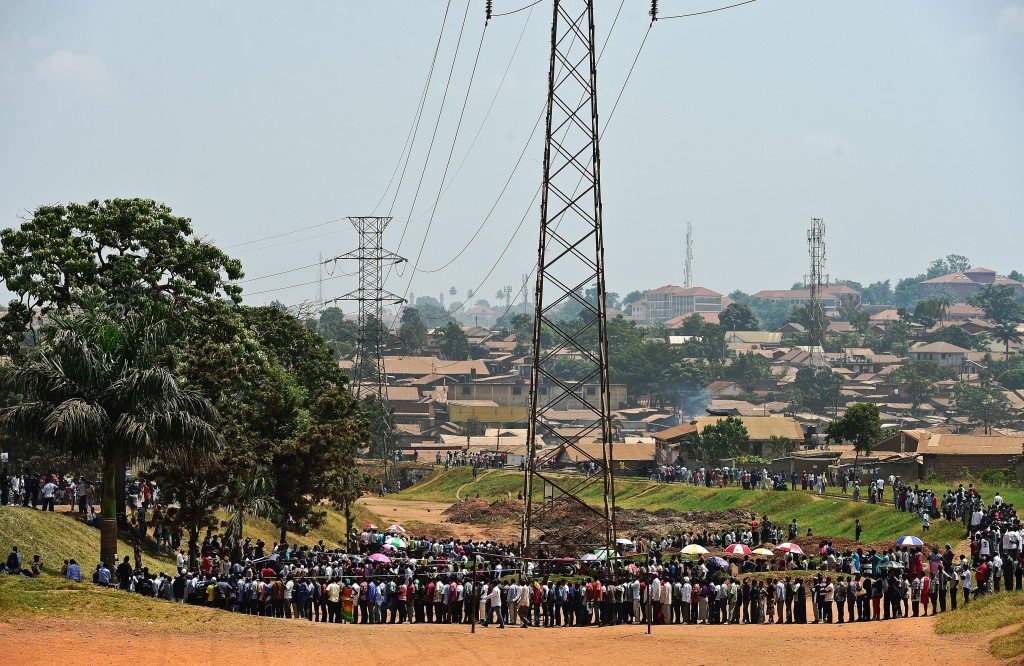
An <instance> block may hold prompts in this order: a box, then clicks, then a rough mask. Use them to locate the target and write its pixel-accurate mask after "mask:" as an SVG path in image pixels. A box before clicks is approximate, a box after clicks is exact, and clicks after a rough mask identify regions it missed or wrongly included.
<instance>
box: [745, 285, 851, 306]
mask: <svg viewBox="0 0 1024 666" xmlns="http://www.w3.org/2000/svg"><path fill="white" fill-rule="evenodd" d="M753 296H754V298H763V299H765V300H766V301H771V302H772V303H778V304H779V305H784V306H786V307H787V308H798V307H803V306H804V305H807V301H809V300H810V299H811V290H810V289H764V290H762V291H759V292H757V293H756V294H754V295H753ZM842 302H846V303H848V304H849V307H856V306H857V305H860V302H861V294H860V292H859V291H857V290H856V289H851V288H850V287H847V286H845V285H840V286H835V287H823V288H822V290H821V305H822V307H824V308H825V311H826V312H834V311H835V310H837V309H838V308H839V304H840V303H842Z"/></svg>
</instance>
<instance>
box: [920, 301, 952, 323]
mask: <svg viewBox="0 0 1024 666" xmlns="http://www.w3.org/2000/svg"><path fill="white" fill-rule="evenodd" d="M949 304H950V300H949V299H948V298H929V299H927V300H923V301H918V302H917V305H915V306H914V315H913V317H914V321H916V322H917V323H919V324H921V325H922V326H924V327H925V328H931V327H933V326H935V325H936V324H938V323H940V322H941V321H943V320H944V319H945V318H946V312H947V311H948V310H949Z"/></svg>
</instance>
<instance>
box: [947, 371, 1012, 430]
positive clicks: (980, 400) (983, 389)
mask: <svg viewBox="0 0 1024 666" xmlns="http://www.w3.org/2000/svg"><path fill="white" fill-rule="evenodd" d="M953 404H954V405H955V406H956V411H957V413H958V414H960V415H961V416H965V417H967V419H969V420H970V422H971V423H973V424H975V425H979V426H981V427H982V428H984V429H985V432H986V434H992V428H994V427H996V426H1002V425H1006V424H1007V423H1008V422H1009V421H1010V420H1011V419H1012V417H1013V410H1012V408H1011V406H1010V401H1009V400H1007V398H1006V395H1004V394H1003V391H1002V389H1000V388H999V387H998V386H996V385H994V384H984V385H982V386H973V385H971V384H968V383H966V382H958V383H957V384H956V386H954V387H953Z"/></svg>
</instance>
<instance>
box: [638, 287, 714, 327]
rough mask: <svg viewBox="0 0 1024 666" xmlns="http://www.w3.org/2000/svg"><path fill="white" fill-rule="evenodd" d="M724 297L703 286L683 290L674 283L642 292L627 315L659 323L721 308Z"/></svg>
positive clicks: (651, 322)
mask: <svg viewBox="0 0 1024 666" xmlns="http://www.w3.org/2000/svg"><path fill="white" fill-rule="evenodd" d="M722 299H723V296H722V294H719V293H718V292H717V291H711V290H710V289H705V288H704V287H692V288H690V289H684V288H683V287H677V286H676V285H674V284H670V285H665V286H664V287H658V288H657V289H651V290H649V291H646V292H644V297H643V298H642V299H640V300H639V301H636V302H635V303H633V304H632V305H631V306H630V312H629V314H630V315H631V316H632V317H634V318H638V319H641V320H642V321H643V322H644V323H648V324H658V323H661V322H666V321H668V320H670V319H674V318H676V317H679V316H685V315H689V314H692V313H694V312H699V313H705V312H707V313H714V314H717V313H719V312H721V311H722V308H723V307H724V306H723V304H722Z"/></svg>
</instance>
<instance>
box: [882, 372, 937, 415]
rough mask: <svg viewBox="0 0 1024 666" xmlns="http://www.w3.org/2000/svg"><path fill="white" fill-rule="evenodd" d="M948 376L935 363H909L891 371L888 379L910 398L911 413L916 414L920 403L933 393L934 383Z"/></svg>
mask: <svg viewBox="0 0 1024 666" xmlns="http://www.w3.org/2000/svg"><path fill="white" fill-rule="evenodd" d="M948 376H949V375H948V373H947V372H945V371H943V369H942V368H941V367H939V364H938V363H936V362H935V361H911V362H910V363H906V364H904V365H903V366H901V367H899V368H897V369H896V370H895V371H893V373H892V374H891V375H890V378H891V379H892V381H894V382H897V383H898V384H900V387H901V388H902V390H903V392H904V394H905V395H906V396H907V397H908V398H910V402H911V412H912V413H914V414H917V408H918V407H920V406H921V403H922V402H924V401H925V400H927V399H928V398H930V397H931V396H932V395H933V394H934V393H935V382H937V381H940V380H942V379H946V378H947V377H948Z"/></svg>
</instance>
